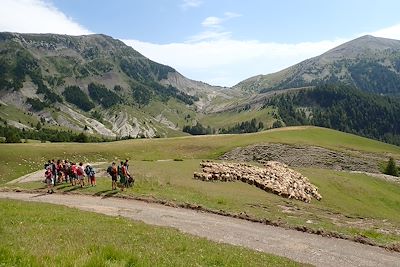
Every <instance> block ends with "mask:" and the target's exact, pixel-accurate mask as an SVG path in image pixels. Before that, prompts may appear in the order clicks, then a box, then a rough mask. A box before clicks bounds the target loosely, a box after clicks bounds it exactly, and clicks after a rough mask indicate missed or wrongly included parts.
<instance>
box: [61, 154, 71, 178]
mask: <svg viewBox="0 0 400 267" xmlns="http://www.w3.org/2000/svg"><path fill="white" fill-rule="evenodd" d="M63 172H64V178H65V182H68V179H69V181H70V182H71V177H70V176H69V174H70V172H71V164H70V163H69V161H68V160H67V159H66V160H65V162H64V165H63Z"/></svg>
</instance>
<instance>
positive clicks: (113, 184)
mask: <svg viewBox="0 0 400 267" xmlns="http://www.w3.org/2000/svg"><path fill="white" fill-rule="evenodd" d="M107 173H108V174H109V175H110V176H111V188H112V190H115V189H117V179H118V169H117V166H116V165H115V162H113V163H112V164H111V166H109V167H108V168H107Z"/></svg>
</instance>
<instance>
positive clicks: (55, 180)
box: [44, 159, 134, 194]
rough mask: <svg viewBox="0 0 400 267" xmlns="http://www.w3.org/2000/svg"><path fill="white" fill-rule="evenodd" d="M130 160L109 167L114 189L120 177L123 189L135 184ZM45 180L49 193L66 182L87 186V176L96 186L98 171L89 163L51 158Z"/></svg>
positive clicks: (90, 182) (47, 164)
mask: <svg viewBox="0 0 400 267" xmlns="http://www.w3.org/2000/svg"><path fill="white" fill-rule="evenodd" d="M128 162H129V161H128V160H126V161H125V162H124V161H121V163H120V165H118V166H117V165H116V164H115V162H113V163H112V165H111V166H110V167H108V168H107V173H108V174H109V175H110V176H111V180H112V190H115V189H117V181H118V177H119V180H120V187H121V190H122V191H123V190H124V188H126V187H131V186H133V183H134V179H133V177H132V175H131V174H130V173H129V163H128ZM44 168H45V170H46V171H45V180H44V182H45V183H46V184H47V193H49V194H52V193H54V189H53V187H54V185H57V184H61V183H63V182H65V183H68V182H69V183H71V185H73V186H76V185H80V186H81V187H84V186H85V176H86V177H87V184H88V185H91V186H96V171H95V169H94V167H93V166H91V165H90V164H89V163H88V164H86V166H85V167H84V165H83V163H82V162H80V163H78V164H76V163H75V162H70V161H68V160H60V159H59V160H57V161H55V160H54V159H53V160H49V161H48V162H47V163H46V164H45V165H44Z"/></svg>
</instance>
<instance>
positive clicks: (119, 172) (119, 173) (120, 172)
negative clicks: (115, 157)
mask: <svg viewBox="0 0 400 267" xmlns="http://www.w3.org/2000/svg"><path fill="white" fill-rule="evenodd" d="M118 175H123V173H122V167H121V166H119V165H118Z"/></svg>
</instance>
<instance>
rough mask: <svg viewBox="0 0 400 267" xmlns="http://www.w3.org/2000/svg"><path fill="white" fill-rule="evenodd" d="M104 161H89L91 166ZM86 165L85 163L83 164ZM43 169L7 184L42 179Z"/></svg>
mask: <svg viewBox="0 0 400 267" xmlns="http://www.w3.org/2000/svg"><path fill="white" fill-rule="evenodd" d="M105 163H106V162H94V163H89V164H90V165H92V166H93V167H97V166H99V165H102V164H105ZM85 165H86V164H85ZM44 171H45V170H38V171H36V172H32V173H28V174H26V175H24V176H22V177H19V178H18V179H15V180H12V181H9V182H8V183H7V184H18V183H28V182H36V181H42V180H44ZM96 172H97V174H98V175H99V172H98V170H96Z"/></svg>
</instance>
